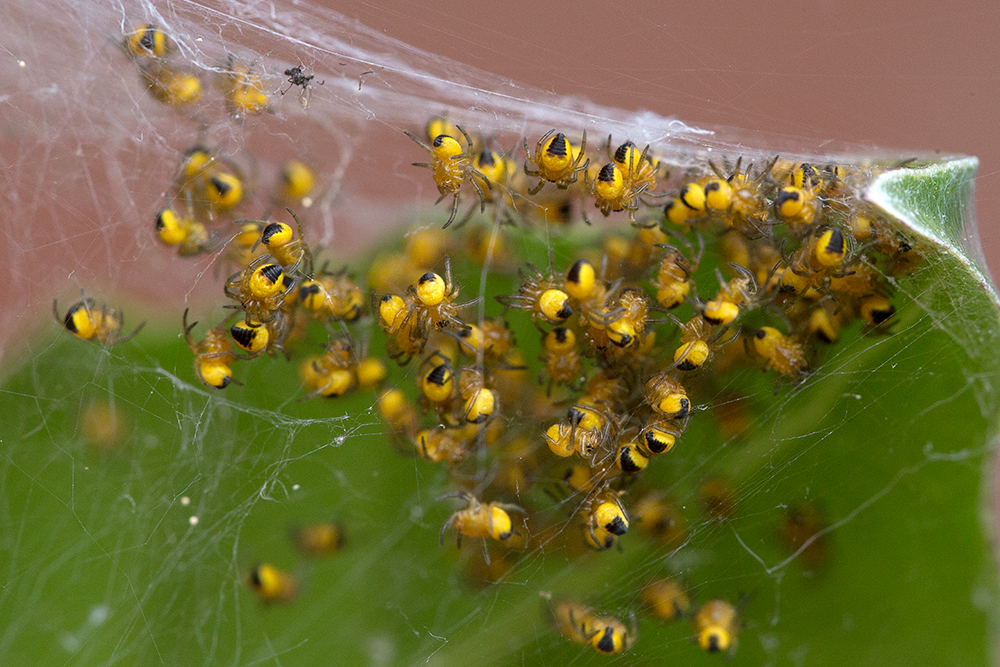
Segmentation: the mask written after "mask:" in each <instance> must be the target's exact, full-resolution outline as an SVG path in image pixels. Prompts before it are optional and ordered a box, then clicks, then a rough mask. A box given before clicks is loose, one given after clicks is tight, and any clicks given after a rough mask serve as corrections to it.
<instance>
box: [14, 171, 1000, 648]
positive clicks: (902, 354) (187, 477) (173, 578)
mask: <svg viewBox="0 0 1000 667" xmlns="http://www.w3.org/2000/svg"><path fill="white" fill-rule="evenodd" d="M975 166H976V163H975V161H974V160H968V159H967V160H954V161H950V162H946V163H942V164H938V165H932V166H929V167H923V168H919V169H901V170H896V171H890V172H888V173H886V174H884V175H883V176H882V177H880V178H879V179H878V180H877V181H876V182H875V183H874V184H873V185H872V187H871V189H870V190H869V191H868V193H867V194H866V198H867V199H868V200H869V201H871V202H873V203H875V204H877V205H878V206H880V207H881V208H882V209H883V210H884V211H886V212H887V213H889V214H891V215H892V216H893V218H894V220H895V222H896V223H897V224H898V225H899V226H900V229H901V230H902V231H905V233H906V234H907V236H908V237H910V238H912V239H915V240H916V241H917V242H918V243H919V245H920V248H921V251H922V252H924V253H925V254H926V259H925V261H924V262H923V264H922V265H921V266H920V268H919V269H918V270H916V272H915V273H913V275H911V276H909V277H905V278H899V279H896V280H894V286H895V289H896V293H895V294H894V295H893V299H892V300H893V302H894V304H895V305H896V307H897V308H898V314H897V316H896V318H895V320H896V321H895V324H894V325H893V326H892V327H890V329H889V331H888V332H884V333H863V332H862V331H861V330H860V327H859V325H858V324H855V325H854V326H853V327H849V328H848V329H847V330H846V331H845V332H844V335H843V339H842V340H841V341H840V342H839V343H837V344H836V345H834V346H832V347H830V348H829V349H828V350H826V351H825V352H824V353H823V354H822V355H821V363H820V364H818V366H817V367H816V369H815V371H814V372H813V373H812V374H811V375H810V376H809V377H808V379H807V380H806V381H805V382H803V383H802V384H801V385H798V386H794V387H793V386H790V385H788V384H781V385H779V386H778V387H777V391H775V383H774V379H773V377H772V375H771V374H762V373H759V372H756V371H744V372H742V373H739V374H737V375H735V376H734V378H733V379H732V380H731V381H729V382H727V384H726V385H725V386H715V387H708V388H703V389H702V390H701V391H700V393H698V394H697V395H696V398H697V399H698V400H696V403H700V404H701V405H702V406H719V405H720V404H722V403H724V402H725V401H726V400H729V398H727V397H730V398H731V397H732V396H738V397H740V400H739V401H738V402H737V403H736V405H737V407H738V409H739V410H740V411H741V412H737V413H734V416H733V417H732V418H734V419H737V418H740V417H741V416H742V417H745V418H746V419H747V420H748V422H749V429H748V430H747V432H746V433H745V434H744V435H743V436H742V437H732V436H726V435H724V434H723V432H722V431H721V430H720V428H719V426H718V425H717V423H716V421H715V420H713V419H712V418H711V417H710V415H709V413H708V412H705V411H702V412H697V413H696V414H695V415H694V416H693V418H692V420H691V425H690V428H689V430H688V432H687V433H686V434H685V435H684V437H683V438H682V439H681V440H680V441H679V443H678V445H677V447H676V449H675V450H674V451H672V452H670V453H669V454H665V455H663V456H661V457H658V458H657V459H656V460H655V461H654V462H653V464H652V465H651V466H650V469H649V471H647V474H646V475H645V476H644V477H645V478H644V480H643V484H644V485H645V486H647V487H654V488H660V489H662V490H663V491H664V492H666V493H667V494H668V496H669V498H670V499H671V501H672V502H673V503H674V504H675V505H676V506H677V507H678V508H679V511H680V513H681V514H682V515H683V516H684V517H685V519H686V522H687V533H686V535H687V537H686V539H685V540H683V541H677V542H674V543H672V544H670V545H668V546H667V547H664V546H663V545H661V544H659V543H655V542H654V541H652V540H650V539H649V538H646V537H643V536H642V535H639V534H634V535H633V534H632V533H633V532H637V531H630V533H629V534H628V535H626V536H625V537H624V538H623V539H622V549H621V551H611V552H606V553H589V554H584V555H582V556H578V555H574V552H573V550H572V549H570V548H565V547H559V546H557V544H556V543H555V542H552V543H549V544H547V545H545V546H544V547H543V548H541V549H532V550H529V551H527V552H524V553H522V554H519V555H517V556H516V560H515V563H514V567H513V568H512V569H511V570H510V572H509V573H508V575H507V579H506V581H505V582H504V583H502V584H499V585H494V586H490V587H486V588H475V587H473V586H470V585H469V584H468V583H467V581H466V578H465V577H464V575H463V573H462V572H463V569H462V567H463V566H462V565H461V564H460V563H459V562H458V558H459V552H458V551H457V550H456V549H455V546H454V544H453V543H452V542H451V540H450V538H449V540H446V543H445V546H444V547H441V546H439V544H438V531H439V528H440V526H441V525H442V524H443V523H444V521H445V520H446V519H447V518H448V516H449V514H450V513H451V512H452V511H454V509H456V504H455V503H454V502H452V501H440V502H439V501H437V500H435V499H436V498H437V497H438V496H439V495H441V494H442V493H445V492H446V491H447V490H449V488H450V487H449V486H448V485H447V478H448V475H447V471H446V470H445V469H443V468H442V467H440V466H435V465H432V464H430V463H427V462H425V461H422V460H419V459H417V458H415V456H414V454H413V453H412V452H406V453H404V454H400V453H399V452H397V451H395V450H394V449H393V447H392V446H390V444H389V443H388V441H387V438H386V437H385V435H384V434H383V428H382V426H381V425H380V424H379V423H378V418H377V414H376V413H375V411H374V410H373V409H372V405H373V403H374V396H373V394H371V393H367V394H356V395H354V396H351V397H348V398H341V399H335V400H321V399H311V400H309V401H305V402H298V401H297V400H296V399H298V398H299V397H301V396H302V395H303V391H302V389H301V387H300V386H299V384H298V380H297V378H296V377H295V373H294V372H293V370H292V368H291V367H290V366H289V365H287V364H286V363H285V362H284V361H283V360H270V359H262V360H257V361H255V362H253V363H249V364H248V363H240V364H238V365H237V375H238V377H240V379H241V380H242V381H243V382H244V386H242V387H238V386H235V385H234V386H231V387H229V388H227V389H226V390H225V391H224V392H214V391H209V390H207V389H204V388H203V387H201V386H200V385H197V384H193V383H194V382H195V380H194V377H193V373H192V369H191V361H190V359H191V356H190V353H189V352H188V350H187V348H186V346H185V344H184V342H183V340H182V339H181V338H179V337H178V336H177V333H178V332H179V331H180V314H177V316H176V318H174V321H172V322H171V323H169V324H163V323H161V324H160V326H159V327H158V328H156V329H155V330H152V331H151V330H147V331H145V332H144V333H143V334H142V335H141V336H140V337H139V338H137V339H136V340H135V341H133V342H132V343H128V344H125V345H121V346H118V347H115V348H113V349H112V350H105V349H102V348H100V347H98V346H93V345H87V344H85V343H83V342H81V341H78V340H74V339H71V338H70V337H69V336H66V335H65V333H64V332H60V334H61V335H60V336H59V337H58V339H57V340H55V341H53V342H51V343H50V344H48V345H47V346H46V347H44V348H41V352H40V353H39V354H37V355H36V356H35V357H33V358H32V359H30V360H29V361H28V363H27V364H26V365H25V367H24V368H23V369H21V370H19V371H18V372H16V373H14V374H13V375H12V376H11V377H9V379H7V380H6V381H5V383H4V385H3V389H2V393H0V395H2V396H3V403H4V406H5V410H4V413H5V416H4V418H3V420H2V425H0V440H2V445H3V457H2V464H0V466H2V467H0V491H2V493H0V498H2V505H0V516H2V517H3V525H4V530H3V535H2V538H0V571H2V572H3V573H4V577H3V578H4V585H3V587H2V588H0V628H3V630H2V631H0V661H2V662H3V663H4V664H73V665H97V664H118V663H121V664H130V665H131V664H159V663H164V664H213V665H229V664H232V665H236V664H240V665H242V664H272V663H273V664H282V665H285V666H289V665H311V664H327V663H331V662H333V663H336V664H410V663H429V664H436V665H469V664H478V665H485V664H497V665H521V664H565V663H570V662H572V663H573V664H603V663H604V662H607V661H609V660H611V659H612V658H608V657H605V656H601V655H598V654H596V653H595V652H593V651H592V650H591V649H590V648H588V647H581V646H578V645H575V644H571V643H570V642H568V641H566V640H565V639H563V638H561V637H560V636H558V635H557V634H556V633H555V632H554V630H553V629H552V627H551V623H550V620H549V618H548V607H547V603H546V602H545V601H544V600H543V599H542V598H541V597H540V595H539V593H540V592H548V593H551V594H553V595H555V596H567V597H571V598H573V599H576V600H579V601H581V602H585V603H586V604H589V605H591V606H593V607H595V608H596V609H599V610H601V611H606V612H607V613H611V614H614V615H616V616H618V617H620V618H624V619H627V617H628V616H629V615H630V614H632V613H634V614H635V615H636V617H637V619H638V640H637V642H636V643H635V645H634V647H632V649H631V650H630V652H629V653H627V654H626V655H625V656H624V657H623V658H620V662H622V663H625V664H653V663H654V662H655V663H660V662H667V661H669V662H671V663H674V662H676V663H677V664H692V665H694V664H706V665H709V664H718V660H719V659H720V658H719V656H712V655H708V654H705V653H703V652H702V651H701V650H700V649H699V648H698V647H697V646H696V645H695V644H694V643H692V641H691V635H692V630H691V628H690V626H689V625H688V624H687V623H683V622H682V623H677V624H673V625H664V624H661V623H659V622H657V621H655V620H653V619H652V618H651V617H649V616H647V615H646V614H645V613H644V612H643V611H642V610H641V608H640V605H639V591H640V589H641V587H642V586H643V585H644V584H645V583H646V582H648V581H649V580H650V579H652V578H654V577H661V576H678V575H679V576H680V577H681V578H682V579H683V580H684V581H685V582H686V583H687V585H688V586H689V587H690V592H691V596H692V598H693V599H694V600H695V601H696V602H699V603H700V602H704V601H706V600H709V599H713V598H723V599H727V600H731V601H736V600H738V599H742V600H743V604H742V606H741V610H742V618H743V626H744V627H743V629H742V631H741V632H740V635H739V646H738V648H737V650H736V652H735V656H734V658H733V664H747V665H751V664H752V665H757V664H776V665H782V664H810V665H816V664H820V665H822V664H830V665H844V664H849V665H896V664H898V665H912V664H934V665H945V664H954V665H973V664H989V663H991V662H992V661H993V659H994V657H995V653H996V647H997V618H996V611H995V610H996V609H997V608H998V592H1000V589H998V581H997V572H996V566H995V563H994V560H993V556H992V551H991V539H992V534H993V530H992V527H993V516H992V513H991V512H990V511H989V508H990V500H991V499H990V494H991V481H992V479H993V475H992V470H993V465H994V461H993V459H994V456H993V453H994V448H995V438H996V435H997V415H998V405H1000V396H998V388H1000V359H998V355H1000V340H998V338H1000V319H998V307H997V303H998V301H997V295H996V293H995V291H994V290H993V287H992V286H991V284H990V283H989V281H988V279H987V278H986V277H985V272H984V270H983V267H982V263H981V259H980V258H979V256H978V255H977V253H976V251H975V247H976V246H975V244H976V240H975V236H974V233H973V231H972V225H971V216H972V213H971V207H972V176H973V174H974V171H975ZM517 247H518V255H519V256H520V257H524V256H534V257H535V258H536V264H538V265H544V262H545V258H544V257H545V249H546V244H545V243H541V244H539V243H537V242H532V241H530V240H525V241H523V243H521V242H519V245H518V246H517ZM572 248H573V241H570V242H567V245H563V242H561V241H560V242H559V243H558V244H557V251H558V254H557V257H558V258H559V260H560V261H562V260H563V259H564V258H567V257H569V256H571V255H572V254H573V252H574V251H573V249H572ZM711 264H712V262H711V261H706V262H704V263H703V265H704V266H710V265H711ZM464 265H465V262H464V261H459V262H457V266H456V268H457V269H458V272H457V275H458V278H459V281H460V282H462V284H463V285H465V286H467V288H468V286H474V285H475V284H476V281H477V279H478V275H479V274H478V271H477V270H475V271H474V270H471V269H470V268H469V267H468V266H464ZM514 284H515V282H514V278H513V277H511V276H504V275H500V274H497V275H494V276H490V278H489V281H488V285H487V288H486V289H487V292H488V294H492V293H504V292H509V291H511V290H512V289H513V287H512V286H513V285H514ZM466 291H467V292H469V291H472V292H474V289H466ZM490 308H492V306H490ZM517 334H518V337H519V341H521V343H522V345H524V346H525V348H526V351H525V357H526V358H528V359H533V358H534V356H536V355H537V352H536V350H537V334H535V333H534V330H533V329H532V328H531V327H530V325H528V326H527V327H523V328H521V329H519V330H518V331H517ZM313 344H314V342H309V343H306V344H304V345H305V346H307V347H308V346H311V345H313ZM382 344H383V343H382V337H381V335H374V336H372V338H371V346H372V350H373V351H376V352H377V350H378V349H380V347H381V345H382ZM414 372H415V371H414V370H413V369H412V367H411V368H410V369H408V370H406V371H399V370H397V371H395V375H394V378H395V381H397V382H399V383H400V384H401V386H405V387H407V391H412V386H413V379H412V375H413V373H414ZM94 402H97V403H110V404H111V405H112V406H113V407H114V409H115V410H116V411H117V413H118V414H119V415H120V416H121V418H122V419H123V420H124V422H126V423H127V424H128V426H127V428H128V432H127V435H126V436H125V437H123V438H122V439H120V440H118V441H116V442H115V441H114V438H107V437H105V438H104V439H103V441H104V443H105V444H106V445H108V447H109V449H108V450H107V451H98V449H99V445H100V444H101V443H100V442H96V443H95V442H90V444H88V442H87V436H86V433H85V429H84V427H83V426H81V423H80V415H81V413H83V412H85V411H86V410H87V409H88V406H90V405H92V404H93V403H94ZM91 440H93V439H92V438H91ZM98 440H100V438H99V439H98ZM544 453H545V454H547V452H544ZM713 478H723V479H726V480H728V483H729V484H730V485H731V486H732V488H733V490H734V499H735V507H734V510H733V517H732V519H731V520H730V521H727V522H718V521H714V520H711V519H709V518H707V517H706V515H705V513H704V511H703V510H702V508H701V501H700V500H699V497H700V496H699V494H700V493H701V492H700V489H701V487H702V485H703V483H704V482H705V481H707V480H710V479H713ZM544 498H545V496H544V494H541V492H540V491H538V490H536V491H535V492H533V493H532V494H531V495H530V496H526V497H525V499H524V500H525V504H529V505H532V506H534V507H539V508H543V507H544ZM804 502H808V503H812V504H813V505H815V506H816V507H819V508H820V509H821V510H822V512H823V515H824V517H825V524H824V525H825V529H824V532H823V535H822V541H823V542H824V543H825V545H826V564H825V566H823V567H820V568H818V569H817V571H816V572H808V571H807V568H806V567H804V565H803V561H804V559H805V557H806V555H805V554H799V555H798V557H796V556H795V555H794V554H792V553H791V552H790V550H789V549H788V547H787V545H785V544H783V542H782V540H781V539H780V538H779V532H780V525H781V521H782V517H783V516H784V513H785V508H786V507H788V506H791V505H796V504H801V503H804ZM549 505H550V507H549V509H547V510H546V509H539V510H538V511H539V512H540V513H544V512H549V518H552V517H555V518H558V516H559V512H560V511H561V510H559V509H558V508H554V509H553V508H551V502H550V503H549ZM331 517H335V518H339V519H343V520H344V521H345V522H346V523H347V525H348V533H349V541H348V544H347V546H346V548H345V549H344V551H343V553H342V554H340V555H337V556H335V557H332V558H330V559H328V560H321V561H308V562H307V561H303V560H300V559H299V557H297V556H296V555H295V552H294V551H293V549H292V547H291V543H290V541H289V539H288V537H287V534H286V529H287V527H288V526H289V525H292V524H296V523H303V522H307V521H312V520H320V519H326V518H331ZM479 548H480V547H479V545H478V544H477V541H476V540H467V541H466V543H465V545H464V546H463V548H462V551H461V559H462V561H463V562H464V561H472V560H475V559H476V558H478V556H479V553H478V552H479ZM262 560H267V561H268V562H272V563H275V564H276V565H278V566H279V567H282V568H284V569H287V570H289V571H291V572H293V573H295V574H296V576H297V577H298V578H299V580H300V584H301V592H300V597H299V599H298V600H297V601H296V602H294V603H292V604H290V605H288V606H284V607H279V606H276V607H265V606H263V605H261V604H260V603H259V602H258V600H257V599H255V597H254V595H253V594H252V593H251V592H250V591H249V590H248V589H247V588H246V587H245V585H244V580H245V578H246V575H247V573H248V571H249V570H250V568H251V566H252V565H253V564H254V563H255V562H258V561H262Z"/></svg>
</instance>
